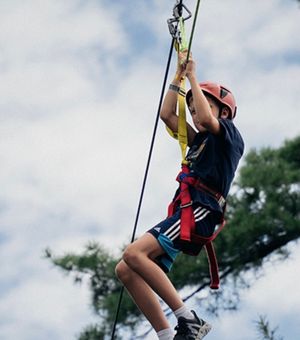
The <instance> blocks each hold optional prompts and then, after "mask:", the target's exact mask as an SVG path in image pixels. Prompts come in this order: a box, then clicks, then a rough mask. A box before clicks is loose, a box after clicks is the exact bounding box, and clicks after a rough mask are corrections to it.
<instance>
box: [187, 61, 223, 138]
mask: <svg viewBox="0 0 300 340" xmlns="http://www.w3.org/2000/svg"><path fill="white" fill-rule="evenodd" d="M186 76H187V78H188V80H189V82H190V85H191V90H192V94H193V104H194V108H195V113H194V114H195V119H194V121H196V122H197V123H196V127H197V124H199V125H201V126H203V127H204V128H206V129H207V130H208V131H209V132H211V133H213V134H219V133H220V132H221V126H220V123H219V121H218V119H217V117H218V112H217V113H216V112H213V110H212V106H210V104H209V102H208V101H207V99H206V97H205V95H204V94H203V92H202V90H201V88H200V86H199V83H198V80H197V77H196V64H195V62H194V61H193V60H189V62H188V63H187V66H186Z"/></svg>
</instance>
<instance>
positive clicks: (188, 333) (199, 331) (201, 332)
mask: <svg viewBox="0 0 300 340" xmlns="http://www.w3.org/2000/svg"><path fill="white" fill-rule="evenodd" d="M192 313H193V314H194V319H186V318H184V317H182V316H181V317H179V318H178V325H177V326H176V327H175V331H177V333H176V335H175V337H174V340H201V339H203V338H204V337H205V335H206V334H207V333H208V332H209V331H210V330H211V325H210V324H209V323H207V322H206V321H204V320H202V319H199V318H198V316H197V315H196V313H195V312H194V311H193V310H192Z"/></svg>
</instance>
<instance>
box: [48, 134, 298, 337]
mask: <svg viewBox="0 0 300 340" xmlns="http://www.w3.org/2000/svg"><path fill="white" fill-rule="evenodd" d="M299 150H300V136H299V137H297V138H295V139H293V140H290V141H287V142H285V143H284V145H283V146H282V147H280V148H278V149H272V148H263V149H261V150H251V151H250V152H249V153H248V155H247V156H246V157H245V159H244V164H243V166H242V167H241V169H240V171H239V177H238V179H237V181H236V182H235V184H234V186H233V192H234V193H233V194H232V195H231V196H230V197H229V199H228V202H229V204H228V210H227V220H228V224H227V226H226V227H225V230H224V231H222V233H221V234H220V235H219V236H218V238H217V239H216V240H215V241H214V244H215V248H216V253H217V254H218V261H219V271H220V277H221V283H222V286H223V287H225V288H226V289H222V290H221V291H220V292H219V291H218V292H216V293H215V294H211V296H210V298H209V299H207V300H209V302H208V301H206V300H205V301H203V302H202V305H204V306H205V307H206V308H207V310H208V311H210V312H212V313H215V314H217V313H218V312H220V311H221V310H224V309H236V308H237V307H238V302H239V293H240V291H241V289H242V288H246V287H249V286H251V284H252V282H253V280H254V279H255V278H256V277H257V276H258V275H262V269H263V264H264V262H265V261H274V260H277V261H283V260H285V259H286V258H287V256H288V252H287V249H286V247H285V246H286V245H287V244H288V243H289V242H292V241H295V240H297V239H298V238H299V236H300V221H299V214H300V213H299V212H300V190H299V189H300V170H299V169H300V153H299ZM46 255H47V257H48V258H50V259H51V261H52V262H53V263H54V264H55V265H56V266H58V267H59V268H61V269H62V270H64V271H65V272H69V273H71V274H73V275H74V279H75V281H76V282H78V281H81V280H82V278H83V277H84V276H88V277H89V282H90V290H91V296H92V305H93V308H94V311H95V313H96V314H97V315H99V325H95V326H90V327H88V328H87V329H85V330H84V331H83V332H82V333H81V334H80V335H79V339H80V340H93V339H96V338H97V337H98V339H103V338H104V334H110V332H111V328H112V324H113V321H114V317H115V312H116V305H117V301H118V297H119V290H120V286H119V283H118V282H117V280H116V278H115V275H114V267H115V264H116V263H117V261H118V259H117V258H115V257H113V256H111V255H110V254H109V252H108V251H107V250H105V249H104V248H103V247H102V246H100V245H99V244H97V243H91V244H89V245H88V246H87V247H86V249H85V250H84V252H83V253H82V254H67V255H65V256H61V257H59V256H58V257H57V256H53V255H52V253H51V251H50V250H47V251H46ZM271 255H272V256H271ZM169 275H170V278H171V280H172V281H173V282H174V284H175V286H176V287H177V288H178V289H183V288H185V287H189V291H190V292H191V293H190V294H189V295H188V296H186V297H185V298H184V299H185V300H188V299H189V298H191V297H192V296H197V293H199V292H200V291H202V290H203V289H208V286H209V283H210V278H209V271H208V265H207V260H206V256H205V255H203V254H201V255H200V256H198V257H189V256H185V255H181V256H179V257H178V260H177V261H176V262H175V264H174V267H173V270H172V271H171V273H170V274H169ZM245 278H247V279H245ZM141 322H143V318H142V317H141V315H140V313H139V311H138V310H137V308H136V307H135V305H134V304H133V303H132V301H131V300H130V298H128V296H127V295H126V294H125V296H124V299H123V303H122V307H121V312H120V317H119V323H118V330H117V331H118V334H120V333H121V332H122V331H124V330H127V331H129V332H131V334H134V336H135V337H136V334H135V333H136V329H137V326H138V325H139V324H140V323H141Z"/></svg>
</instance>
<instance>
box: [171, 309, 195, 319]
mask: <svg viewBox="0 0 300 340" xmlns="http://www.w3.org/2000/svg"><path fill="white" fill-rule="evenodd" d="M174 314H175V316H176V318H177V319H179V317H180V316H183V317H184V318H186V319H192V320H193V319H194V318H195V317H194V315H193V313H192V312H191V311H190V310H189V309H188V308H187V307H186V306H185V305H183V306H182V307H180V308H178V309H176V310H175V311H174Z"/></svg>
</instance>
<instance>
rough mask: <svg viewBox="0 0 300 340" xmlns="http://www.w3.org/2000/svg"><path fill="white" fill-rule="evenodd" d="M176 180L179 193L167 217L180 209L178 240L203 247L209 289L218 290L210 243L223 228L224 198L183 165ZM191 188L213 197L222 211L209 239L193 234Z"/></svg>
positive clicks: (214, 261) (215, 259)
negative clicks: (208, 272) (219, 220)
mask: <svg viewBox="0 0 300 340" xmlns="http://www.w3.org/2000/svg"><path fill="white" fill-rule="evenodd" d="M176 180H177V181H178V182H179V183H180V191H179V194H178V195H177V196H176V197H175V199H174V200H173V201H172V202H171V203H170V205H169V207H168V216H172V215H173V214H174V213H175V210H176V209H177V208H178V207H180V209H181V217H180V239H181V241H182V242H190V243H194V244H201V245H203V246H204V247H205V250H206V253H207V257H208V262H209V270H210V277H211V283H210V288H211V289H218V288H219V284H220V279H219V270H218V262H217V258H216V254H215V250H214V246H213V243H212V241H213V240H214V239H215V238H216V237H217V235H218V234H219V233H220V231H221V230H222V229H223V228H224V226H225V219H224V211H225V206H226V201H225V199H224V197H223V196H222V195H221V194H220V193H218V192H217V191H215V190H213V189H211V188H209V187H208V186H206V185H205V184H204V183H202V182H201V181H200V180H199V179H197V178H195V177H193V176H191V175H190V170H189V167H188V166H187V165H185V164H183V165H182V171H181V172H180V173H179V174H178V176H177V178H176ZM190 186H193V187H194V188H196V189H197V190H200V191H203V192H206V193H207V194H209V195H210V196H212V197H214V199H215V200H217V202H218V203H219V205H220V207H221V208H222V210H223V217H222V221H221V224H220V225H219V227H218V229H217V231H215V232H214V234H213V235H212V236H210V237H203V236H200V235H197V234H196V232H195V227H196V224H195V217H194V211H193V207H192V205H193V201H192V199H191V195H190V191H189V187H190ZM183 252H184V253H187V254H190V255H193V254H192V253H190V252H189V251H188V250H183Z"/></svg>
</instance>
